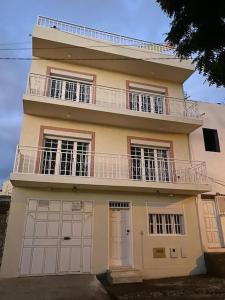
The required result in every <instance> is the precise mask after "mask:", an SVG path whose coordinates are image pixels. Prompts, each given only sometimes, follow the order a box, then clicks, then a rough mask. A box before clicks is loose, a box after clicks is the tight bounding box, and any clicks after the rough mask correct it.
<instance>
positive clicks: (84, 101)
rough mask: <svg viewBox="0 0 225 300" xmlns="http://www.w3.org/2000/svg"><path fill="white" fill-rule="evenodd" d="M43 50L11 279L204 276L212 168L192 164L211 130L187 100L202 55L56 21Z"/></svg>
mask: <svg viewBox="0 0 225 300" xmlns="http://www.w3.org/2000/svg"><path fill="white" fill-rule="evenodd" d="M33 56H34V58H35V59H33V61H32V65H31V70H30V74H29V77H28V84H27V89H26V92H25V94H24V97H23V105H24V119H23V125H22V130H21V136H20V142H19V146H18V149H17V153H16V159H15V166H14V170H13V173H12V174H11V182H12V184H13V186H14V188H13V196H12V204H11V209H10V216H9V225H8V231H7V233H8V234H7V237H6V243H5V251H4V256H3V263H2V268H1V277H15V276H27V275H46V274H68V273H93V274H96V273H101V272H105V271H106V270H111V271H112V273H111V276H112V277H113V276H118V274H120V272H121V273H123V271H124V270H126V271H127V270H129V272H128V273H127V275H129V276H130V275H132V274H133V275H132V276H134V277H135V276H136V275H137V274H136V273H135V272H136V271H135V270H139V271H140V272H139V273H138V274H139V275H140V274H141V276H142V277H143V278H156V277H167V276H179V275H188V274H198V273H203V272H205V266H204V259H203V251H202V245H201V239H200V231H199V223H198V215H197V206H196V195H198V194H201V193H204V192H207V191H209V190H210V186H209V185H208V183H207V174H206V166H205V163H203V162H194V161H191V162H190V151H189V139H188V136H189V133H191V132H192V131H193V130H195V129H197V128H199V127H200V126H202V118H201V116H200V115H199V113H198V104H197V103H196V102H192V101H185V100H184V95H183V86H182V85H183V82H184V81H185V80H186V79H187V78H188V77H189V76H190V75H191V74H192V73H193V72H194V66H193V65H192V64H191V62H190V61H180V60H177V59H173V54H172V53H171V49H169V48H167V47H165V46H163V45H156V44H152V43H148V42H144V41H140V40H137V39H132V38H127V37H123V36H120V35H115V34H112V33H106V32H102V31H98V30H95V29H90V28H86V27H82V26H77V25H73V24H69V23H65V22H61V21H55V20H52V19H48V18H45V17H39V19H38V24H37V25H36V26H35V28H34V31H33ZM39 58H40V59H39ZM167 58H168V59H167ZM171 58H172V59H171ZM115 270H116V271H115ZM132 272H133V273H132ZM123 275H124V274H123Z"/></svg>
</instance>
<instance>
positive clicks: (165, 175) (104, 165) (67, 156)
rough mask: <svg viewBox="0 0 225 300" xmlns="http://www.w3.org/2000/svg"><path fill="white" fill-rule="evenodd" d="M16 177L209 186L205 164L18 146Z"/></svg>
mask: <svg viewBox="0 0 225 300" xmlns="http://www.w3.org/2000/svg"><path fill="white" fill-rule="evenodd" d="M14 173H22V174H42V175H43V176H52V175H57V176H73V177H92V178H102V179H115V180H123V179H124V180H131V181H147V182H164V183H189V184H205V183H207V173H206V164H205V162H194V161H185V160H177V159H173V158H153V157H148V158H141V157H138V156H134V155H119V154H107V153H93V152H86V151H74V150H73V151H72V150H70V151H68V150H67V151H62V150H61V151H59V150H57V149H50V148H32V147H25V146H18V147H17V152H16V157H15V164H14Z"/></svg>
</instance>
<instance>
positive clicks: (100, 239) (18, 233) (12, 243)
mask: <svg viewBox="0 0 225 300" xmlns="http://www.w3.org/2000/svg"><path fill="white" fill-rule="evenodd" d="M31 198H32V199H45V200H53V199H55V200H57V199H59V200H93V201H94V236H93V264H92V272H93V273H99V272H103V271H105V270H106V269H107V268H108V262H109V261H108V243H109V236H108V229H109V227H108V226H109V223H108V201H110V200H122V201H132V223H133V228H132V229H131V234H133V262H134V267H135V268H137V269H140V270H143V275H144V278H157V277H169V276H183V275H190V274H192V275H194V274H198V273H204V272H205V268H204V261H203V256H202V250H201V242H200V236H199V228H198V221H197V214H196V206H195V199H194V198H193V197H189V198H188V197H182V196H175V197H168V196H159V195H153V194H137V193H135V194H129V193H120V194H119V193H100V192H98V193H97V192H95V191H92V192H89V193H87V192H75V191H68V190H67V191H63V190H54V189H53V190H47V189H46V190H37V189H36V190H35V189H28V188H27V189H22V188H14V190H13V200H12V206H11V210H10V217H9V225H8V231H7V238H6V245H5V253H4V260H3V264H2V269H1V277H15V276H18V268H19V260H20V253H21V246H22V237H23V231H24V222H25V217H24V216H25V207H26V202H27V200H28V199H31ZM147 201H150V202H151V203H155V204H157V205H162V204H163V205H165V206H168V205H169V204H171V203H173V204H174V205H177V204H178V205H182V206H183V209H184V218H185V225H186V226H185V229H186V234H185V235H184V236H180V237H179V236H155V237H153V236H149V235H148V231H147V230H148V221H147V210H146V202H147ZM103 224H104V226H103ZM132 231H133V232H132ZM141 231H143V252H142V247H141ZM153 247H165V248H166V252H167V258H160V259H159V258H158V259H154V258H153V254H152V248H153ZM170 247H177V248H178V250H179V257H178V258H169V256H168V251H169V248H170ZM181 248H182V249H183V250H184V251H185V252H186V255H187V257H186V258H181V257H180V250H181ZM142 253H143V258H144V259H142Z"/></svg>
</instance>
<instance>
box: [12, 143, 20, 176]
mask: <svg viewBox="0 0 225 300" xmlns="http://www.w3.org/2000/svg"><path fill="white" fill-rule="evenodd" d="M18 155H19V145H17V146H16V154H15V158H14V163H13V172H15V170H16V172H18V159H19V158H18Z"/></svg>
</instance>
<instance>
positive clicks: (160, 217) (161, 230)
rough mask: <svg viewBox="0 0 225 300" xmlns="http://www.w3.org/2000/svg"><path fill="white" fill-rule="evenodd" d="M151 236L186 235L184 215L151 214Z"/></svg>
mask: <svg viewBox="0 0 225 300" xmlns="http://www.w3.org/2000/svg"><path fill="white" fill-rule="evenodd" d="M148 217H149V234H159V235H160V234H167V235H170V234H171V235H172V234H175V235H184V234H185V231H184V217H183V215H182V214H151V213H150V214H149V215H148Z"/></svg>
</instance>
